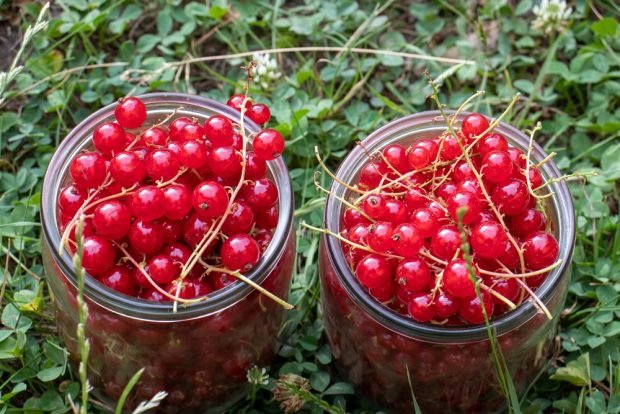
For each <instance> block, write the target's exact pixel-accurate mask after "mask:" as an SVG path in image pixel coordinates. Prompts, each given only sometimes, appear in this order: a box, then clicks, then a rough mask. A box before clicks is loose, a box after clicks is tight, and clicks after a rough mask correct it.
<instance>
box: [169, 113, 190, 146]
mask: <svg viewBox="0 0 620 414" xmlns="http://www.w3.org/2000/svg"><path fill="white" fill-rule="evenodd" d="M193 123H194V122H193V121H192V120H191V119H189V118H187V117H185V116H182V117H180V118H177V119H175V120H174V121H172V122H171V123H170V125H169V126H168V131H169V132H170V139H172V140H175V141H176V140H178V139H179V134H180V132H181V131H182V130H183V128H185V126H186V125H189V124H193Z"/></svg>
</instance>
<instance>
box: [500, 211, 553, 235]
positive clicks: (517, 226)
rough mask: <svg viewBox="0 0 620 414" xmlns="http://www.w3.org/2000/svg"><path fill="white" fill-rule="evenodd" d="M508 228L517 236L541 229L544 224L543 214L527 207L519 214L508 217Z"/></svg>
mask: <svg viewBox="0 0 620 414" xmlns="http://www.w3.org/2000/svg"><path fill="white" fill-rule="evenodd" d="M509 219H510V220H509V222H508V223H509V224H508V226H509V227H510V230H511V231H512V232H513V233H514V234H516V235H517V236H519V237H525V236H527V235H529V234H531V233H534V232H536V231H539V230H543V229H544V228H545V225H546V220H545V215H544V214H543V213H542V212H540V211H538V210H536V209H533V208H528V209H527V210H525V211H524V212H523V213H521V214H517V215H514V216H512V217H510V218H509Z"/></svg>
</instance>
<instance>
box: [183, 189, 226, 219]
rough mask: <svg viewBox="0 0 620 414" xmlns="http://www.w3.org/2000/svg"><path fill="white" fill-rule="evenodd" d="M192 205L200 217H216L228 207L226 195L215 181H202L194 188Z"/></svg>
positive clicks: (224, 190)
mask: <svg viewBox="0 0 620 414" xmlns="http://www.w3.org/2000/svg"><path fill="white" fill-rule="evenodd" d="M192 205H193V206H194V210H195V211H196V212H197V213H198V214H199V215H200V217H203V218H213V217H218V216H221V215H222V214H224V212H225V211H226V207H228V193H227V192H226V189H225V188H224V186H222V185H221V184H219V183H217V182H215V181H203V182H202V183H200V184H198V185H197V186H196V188H194V193H193V194H192Z"/></svg>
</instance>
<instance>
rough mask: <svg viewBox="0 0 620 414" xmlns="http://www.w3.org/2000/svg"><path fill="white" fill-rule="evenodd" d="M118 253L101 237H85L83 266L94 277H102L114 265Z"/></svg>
mask: <svg viewBox="0 0 620 414" xmlns="http://www.w3.org/2000/svg"><path fill="white" fill-rule="evenodd" d="M115 259H116V252H115V250H114V246H112V243H110V242H109V241H108V240H106V239H104V238H103V237H101V236H86V237H84V251H83V254H82V266H83V267H84V270H86V272H87V273H88V274H90V275H92V276H96V275H100V274H102V273H104V272H105V271H106V270H108V269H109V268H110V267H112V265H113V264H114V260H115Z"/></svg>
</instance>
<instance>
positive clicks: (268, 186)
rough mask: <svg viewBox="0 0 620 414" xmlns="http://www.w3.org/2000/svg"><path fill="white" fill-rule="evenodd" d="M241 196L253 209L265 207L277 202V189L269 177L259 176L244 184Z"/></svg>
mask: <svg viewBox="0 0 620 414" xmlns="http://www.w3.org/2000/svg"><path fill="white" fill-rule="evenodd" d="M243 197H244V198H245V202H246V203H247V204H248V205H249V206H250V207H252V208H253V209H266V208H268V207H271V206H273V205H275V204H276V203H277V202H278V189H277V187H276V185H275V184H274V182H273V181H271V180H270V179H269V178H261V179H259V180H256V181H253V182H252V183H250V184H248V185H246V187H245V188H244V191H243Z"/></svg>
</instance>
